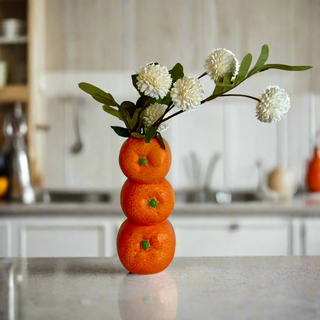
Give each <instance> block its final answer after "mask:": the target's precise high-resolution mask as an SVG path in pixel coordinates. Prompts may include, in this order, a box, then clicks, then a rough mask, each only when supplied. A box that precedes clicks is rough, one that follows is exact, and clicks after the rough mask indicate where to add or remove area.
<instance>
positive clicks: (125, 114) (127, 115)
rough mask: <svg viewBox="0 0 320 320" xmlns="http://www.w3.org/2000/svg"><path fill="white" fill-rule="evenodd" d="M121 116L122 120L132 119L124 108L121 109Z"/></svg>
mask: <svg viewBox="0 0 320 320" xmlns="http://www.w3.org/2000/svg"><path fill="white" fill-rule="evenodd" d="M119 114H120V117H121V120H123V121H124V120H127V119H130V114H129V111H128V110H127V109H126V108H122V107H121V106H120V107H119Z"/></svg>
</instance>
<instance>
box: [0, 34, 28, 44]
mask: <svg viewBox="0 0 320 320" xmlns="http://www.w3.org/2000/svg"><path fill="white" fill-rule="evenodd" d="M27 42H28V38H27V37H26V36H21V37H16V38H7V37H0V45H7V44H25V43H27Z"/></svg>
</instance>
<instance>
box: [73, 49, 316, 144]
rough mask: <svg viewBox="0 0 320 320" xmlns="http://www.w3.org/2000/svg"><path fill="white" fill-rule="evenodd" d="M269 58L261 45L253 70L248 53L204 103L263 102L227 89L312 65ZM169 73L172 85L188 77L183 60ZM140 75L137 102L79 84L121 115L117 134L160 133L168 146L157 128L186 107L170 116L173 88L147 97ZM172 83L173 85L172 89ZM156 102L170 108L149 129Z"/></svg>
mask: <svg viewBox="0 0 320 320" xmlns="http://www.w3.org/2000/svg"><path fill="white" fill-rule="evenodd" d="M268 58H269V47H268V45H266V44H265V45H263V46H262V48H261V53H260V56H259V58H258V60H257V62H256V64H255V65H254V67H253V68H251V69H250V66H251V63H252V55H251V54H250V53H248V54H247V55H246V56H245V57H244V58H243V60H242V62H241V65H240V68H239V72H238V75H237V76H236V78H235V79H232V73H231V72H230V73H228V74H227V75H226V76H225V77H224V78H223V80H222V81H217V82H216V84H215V88H214V90H213V93H212V94H211V95H210V96H208V97H207V98H205V99H203V100H202V101H201V104H203V103H206V102H209V101H211V100H214V99H216V98H218V97H227V96H243V97H247V98H251V99H255V100H257V101H260V100H259V99H258V98H255V97H251V96H248V95H242V94H227V92H229V91H231V90H233V89H234V88H236V87H237V86H239V85H240V84H241V83H242V82H244V81H246V80H247V79H249V78H250V77H252V76H253V75H255V74H258V73H261V72H263V71H266V70H268V69H278V70H284V71H304V70H308V69H310V68H311V66H289V65H285V64H266V62H267V60H268ZM169 73H170V75H171V78H172V86H173V85H174V83H175V82H176V81H177V80H179V79H181V78H183V77H184V71H183V67H182V65H181V64H180V63H177V64H176V65H175V66H174V67H173V68H172V69H171V70H169ZM205 75H207V73H206V72H205V73H203V74H202V75H201V76H199V77H198V79H200V78H202V77H203V76H205ZM137 77H138V74H134V75H132V76H131V78H132V84H133V86H134V87H135V88H136V89H137V91H138V93H139V95H140V97H139V98H138V100H137V101H136V102H135V103H133V102H131V101H124V102H122V103H121V104H118V103H117V102H116V101H115V99H114V98H113V96H112V95H111V94H110V93H106V92H104V91H103V90H101V89H100V88H97V87H95V86H93V85H91V84H89V83H85V82H81V83H79V88H80V89H82V90H83V91H84V92H86V93H88V94H90V95H91V96H92V97H93V99H95V100H96V101H98V102H99V103H102V104H103V106H102V108H103V110H104V111H105V112H107V113H109V114H110V115H112V116H114V117H116V118H118V119H119V120H121V121H123V122H124V124H125V127H118V126H111V128H112V129H113V130H114V132H115V133H116V134H118V135H119V136H121V137H134V138H137V139H144V140H145V142H147V143H148V142H150V140H151V139H152V138H154V137H156V136H158V138H159V141H160V143H161V145H162V146H163V148H165V147H164V143H163V140H162V137H161V134H160V132H158V131H157V129H158V127H159V125H160V124H161V123H162V122H164V121H167V120H168V119H169V118H173V117H175V116H177V115H179V114H180V113H182V112H184V111H182V110H180V111H178V112H176V113H174V114H173V115H171V116H170V117H166V118H165V116H166V115H167V114H168V112H169V111H171V110H172V109H173V108H174V105H173V103H172V99H171V96H170V90H169V91H168V93H167V95H166V96H165V97H164V98H159V99H155V98H152V97H149V96H145V95H144V94H143V93H142V92H140V91H139V89H138V86H137V82H138V80H137ZM172 86H171V88H172ZM154 103H159V104H164V105H167V108H166V110H165V112H164V114H163V115H162V117H160V118H159V119H158V120H157V121H155V123H154V124H153V125H152V126H151V127H150V128H149V129H148V130H147V131H146V132H145V128H144V124H143V122H142V119H143V112H144V111H145V110H146V109H147V108H148V107H149V106H150V105H151V104H154Z"/></svg>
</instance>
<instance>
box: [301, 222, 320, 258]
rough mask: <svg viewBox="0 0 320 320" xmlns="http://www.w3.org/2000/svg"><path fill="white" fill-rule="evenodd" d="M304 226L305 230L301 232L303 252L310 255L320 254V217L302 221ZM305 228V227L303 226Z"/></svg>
mask: <svg viewBox="0 0 320 320" xmlns="http://www.w3.org/2000/svg"><path fill="white" fill-rule="evenodd" d="M301 223H302V225H303V224H305V226H304V228H305V229H304V231H303V232H302V233H301V241H302V243H303V244H302V246H303V248H304V251H305V252H303V254H306V255H309V256H319V255H320V219H319V218H318V219H311V218H310V219H308V220H305V221H302V222H301ZM302 230H303V228H302Z"/></svg>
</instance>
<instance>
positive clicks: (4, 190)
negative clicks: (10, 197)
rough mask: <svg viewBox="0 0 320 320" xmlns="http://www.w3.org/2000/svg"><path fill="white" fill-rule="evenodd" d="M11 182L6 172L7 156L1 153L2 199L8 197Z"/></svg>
mask: <svg viewBox="0 0 320 320" xmlns="http://www.w3.org/2000/svg"><path fill="white" fill-rule="evenodd" d="M8 186H9V181H8V175H7V172H6V162H5V155H4V154H2V153H0V199H2V198H4V197H5V196H6V193H7V191H8Z"/></svg>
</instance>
